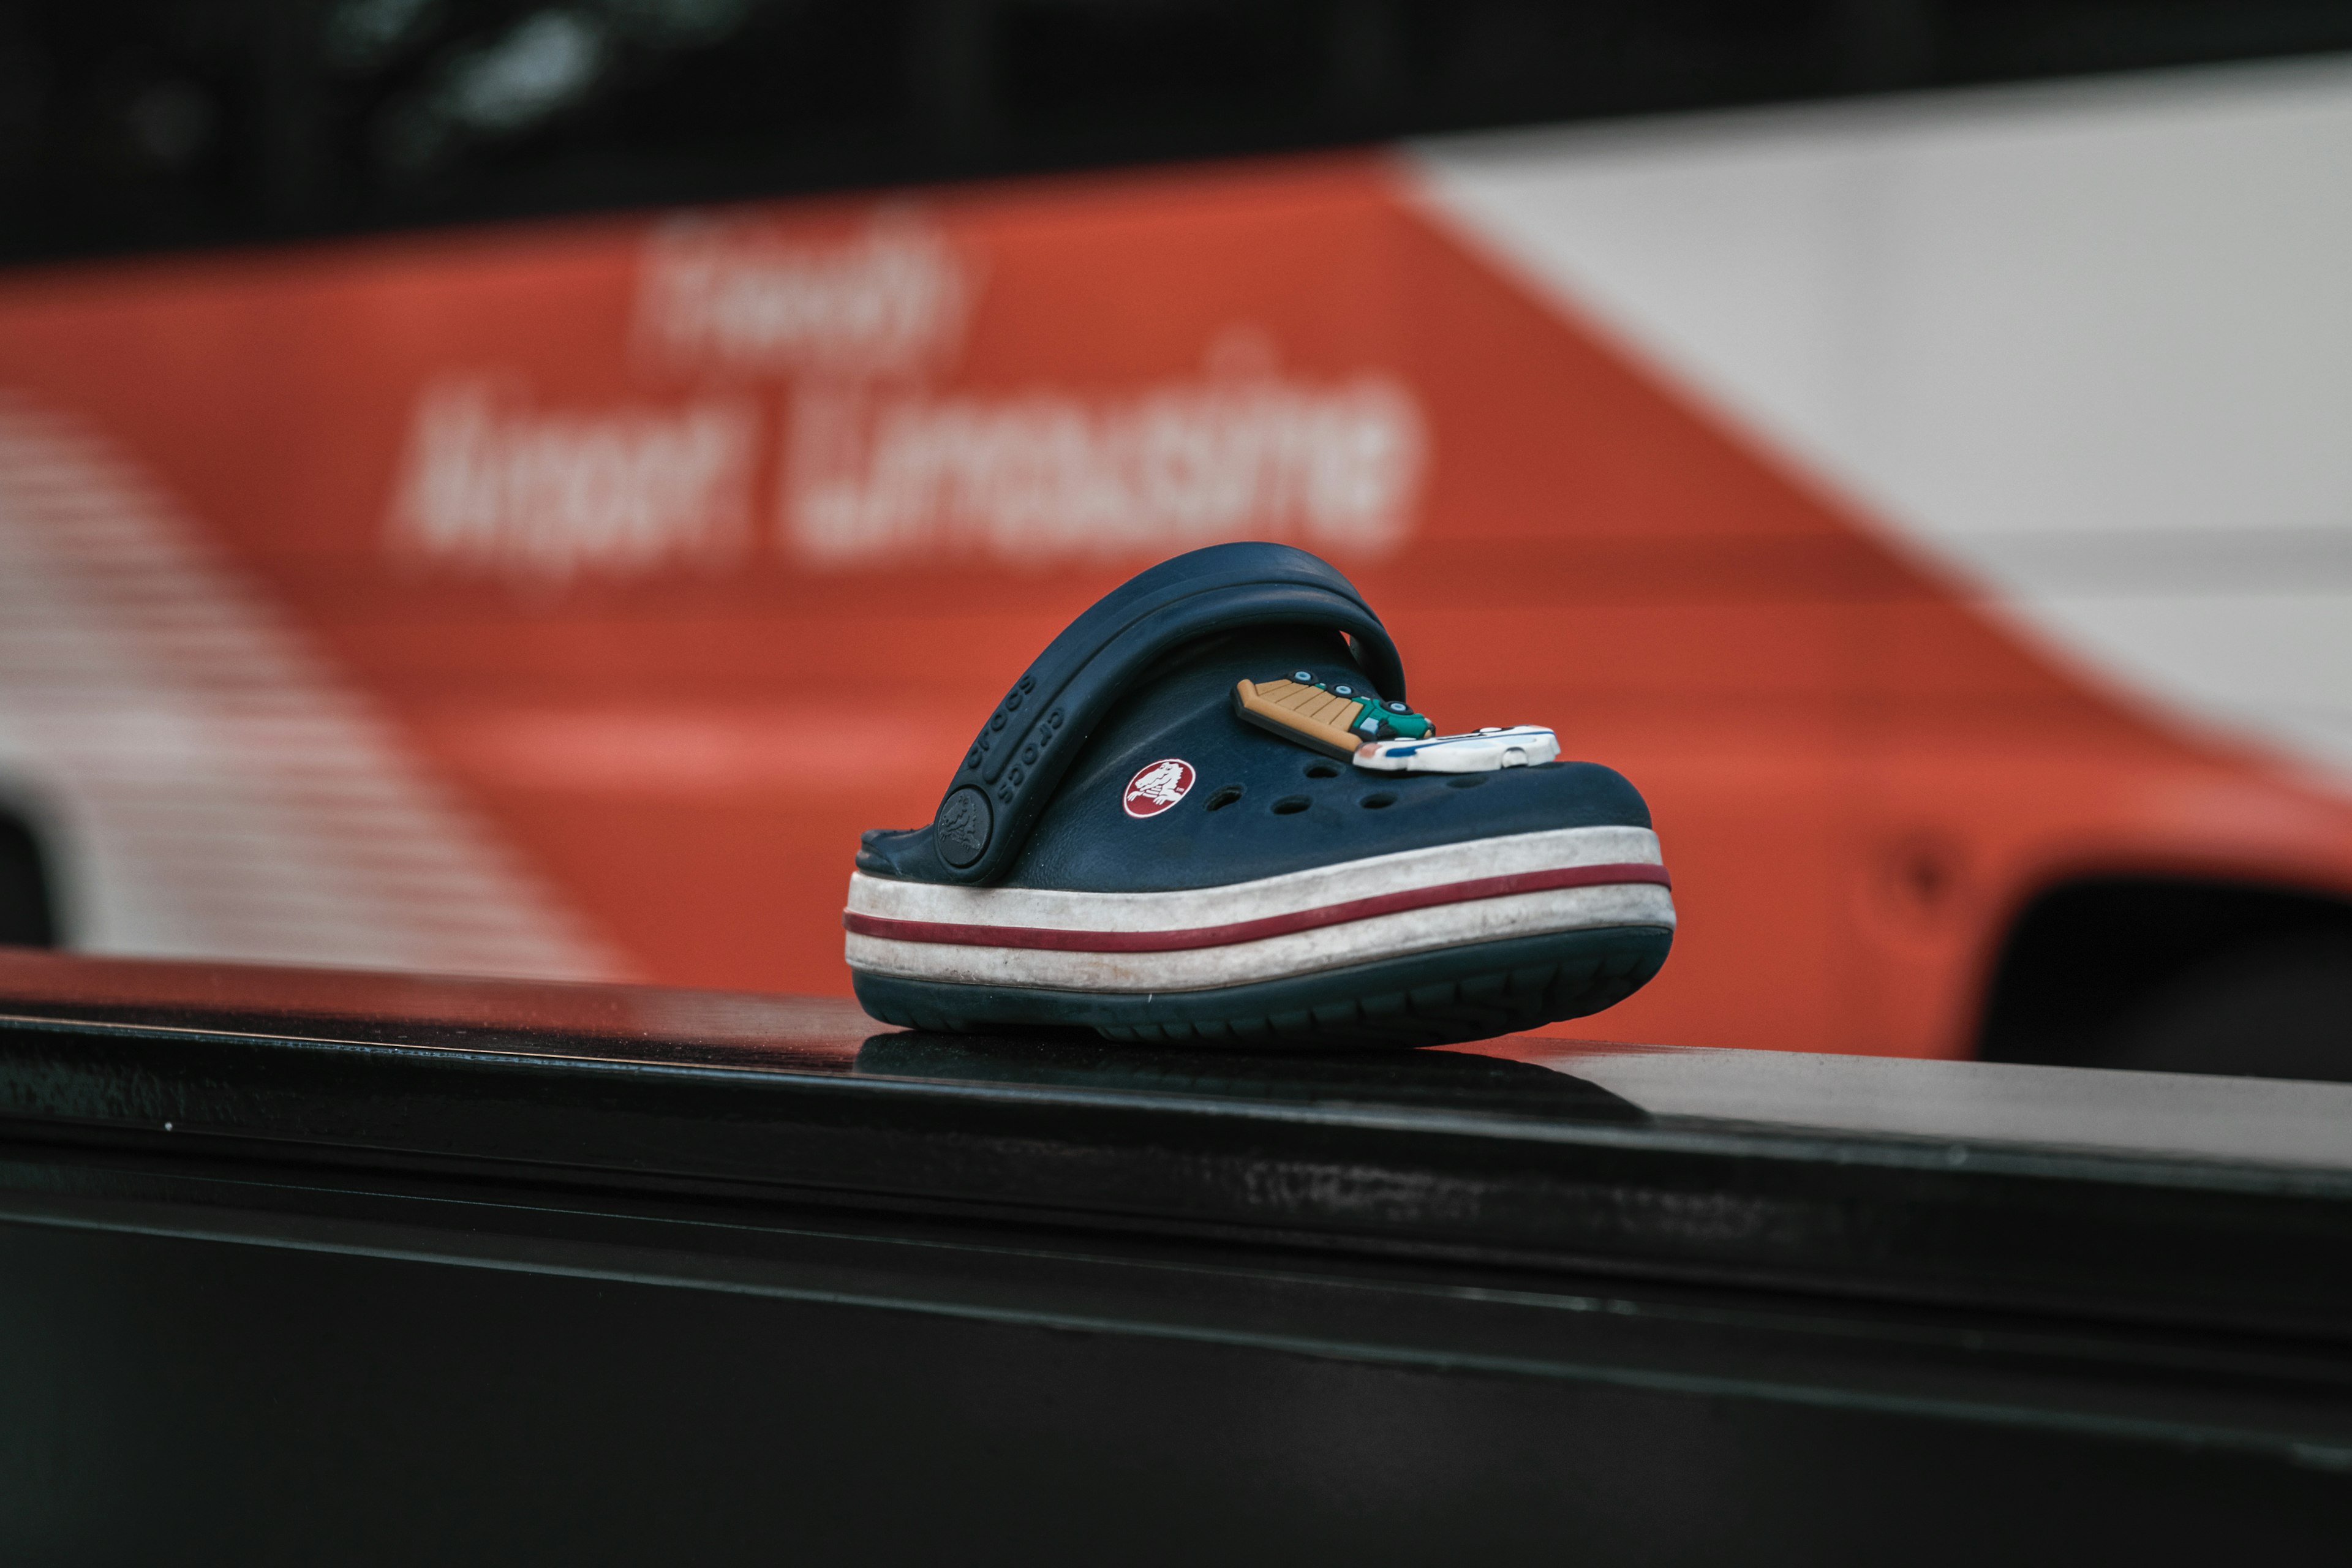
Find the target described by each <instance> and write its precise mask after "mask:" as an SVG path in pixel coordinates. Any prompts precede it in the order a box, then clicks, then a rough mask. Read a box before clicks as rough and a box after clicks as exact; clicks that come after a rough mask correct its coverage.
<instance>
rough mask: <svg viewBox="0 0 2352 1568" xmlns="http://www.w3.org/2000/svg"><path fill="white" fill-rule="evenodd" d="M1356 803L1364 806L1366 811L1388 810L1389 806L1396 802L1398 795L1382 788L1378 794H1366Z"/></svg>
mask: <svg viewBox="0 0 2352 1568" xmlns="http://www.w3.org/2000/svg"><path fill="white" fill-rule="evenodd" d="M1356 804H1357V805H1360V806H1362V807H1363V808H1364V809H1365V810H1366V811H1386V810H1387V809H1388V808H1389V807H1391V806H1392V805H1395V804H1396V796H1394V795H1391V794H1390V793H1389V792H1388V791H1386V790H1382V791H1381V792H1380V793H1379V794H1378V795H1366V796H1365V797H1364V798H1363V799H1361V800H1360V801H1358V802H1357V803H1356Z"/></svg>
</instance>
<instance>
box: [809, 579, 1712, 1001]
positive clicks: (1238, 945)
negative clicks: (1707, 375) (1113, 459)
mask: <svg viewBox="0 0 2352 1568" xmlns="http://www.w3.org/2000/svg"><path fill="white" fill-rule="evenodd" d="M1557 752H1558V744H1557V741H1556V738H1555V737H1554V736H1553V734H1552V732H1551V731H1549V730H1544V729H1541V728H1538V727H1536V726H1525V725H1521V726H1512V727H1509V728H1501V729H1487V730H1482V731H1467V732H1464V733H1460V734H1454V735H1442V734H1439V733H1437V732H1436V731H1435V727H1434V726H1433V724H1432V723H1431V722H1430V721H1429V720H1428V719H1427V718H1426V717H1425V716H1423V715H1422V714H1419V713H1416V712H1414V711H1413V710H1412V709H1411V708H1410V707H1409V706H1408V705H1407V702H1406V699H1405V679H1404V669H1403V666H1402V663H1401V661H1400V660H1399V658H1398V657H1397V651H1396V647H1395V645H1394V644H1393V643H1392V642H1391V640H1390V637H1389V635H1388V632H1387V631H1386V629H1385V628H1383V627H1382V626H1381V622H1380V619H1379V617H1378V616H1374V615H1373V614H1372V612H1371V609H1370V606H1368V605H1366V604H1365V603H1364V602H1363V600H1362V598H1361V597H1360V595H1358V594H1357V593H1356V591H1355V589H1354V588H1353V587H1352V586H1351V585H1350V584H1349V582H1348V580H1347V579H1346V578H1345V577H1343V576H1341V575H1340V574H1339V573H1338V572H1337V571H1335V570H1334V569H1333V568H1332V567H1330V566H1329V565H1328V564H1327V563H1324V562H1322V561H1320V560H1318V559H1317V558H1316V557H1315V556H1312V555H1309V554H1307V552H1304V551H1301V550H1295V549H1292V548H1290V547H1289V546H1287V545H1279V544H1259V543H1244V544H1221V545H1213V546H1212V547H1210V548H1208V549H1205V550H1196V551H1193V552H1191V553H1190V554H1186V555H1180V556H1178V557H1176V558H1175V559H1173V560H1171V561H1166V562H1162V563H1160V565H1157V566H1154V567H1152V568H1151V569H1150V571H1147V572H1144V573H1142V574H1139V575H1138V576H1136V577H1134V578H1132V579H1131V580H1129V582H1128V583H1126V584H1123V585H1122V586H1120V587H1118V588H1117V589H1115V590H1114V591H1112V592H1111V593H1110V594H1108V595H1106V596H1105V597H1104V598H1102V599H1101V600H1100V601H1099V602H1097V604H1096V605H1094V606H1093V607H1092V608H1090V609H1088V610H1087V612H1086V613H1085V614H1084V615H1082V616H1079V617H1078V618H1077V620H1076V621H1075V622H1073V623H1072V624H1071V626H1069V628H1068V629H1067V630H1066V631H1064V632H1063V633H1062V634H1061V635H1060V636H1059V637H1055V639H1054V640H1053V642H1052V643H1051V644H1050V645H1048V646H1047V647H1046V649H1045V652H1044V653H1043V654H1041V655H1039V656H1038V658H1037V661H1036V662H1035V663H1034V664H1033V665H1032V666H1030V668H1029V669H1028V670H1027V671H1026V672H1025V673H1024V674H1023V675H1022V677H1021V678H1020V679H1018V680H1017V681H1015V682H1013V686H1012V688H1011V689H1010V690H1008V691H1007V692H1006V693H1005V696H1004V700H1003V701H1002V702H1001V703H999V704H998V706H997V708H996V710H995V711H994V712H992V713H991V714H990V715H989V717H988V720H987V721H986V722H985V723H984V724H983V725H982V728H981V731H980V734H979V737H978V738H977V739H976V740H975V741H974V742H973V743H972V745H971V750H970V751H969V752H967V754H966V755H965V757H964V759H963V762H962V763H961V766H960V767H959V768H958V769H957V771H956V774H955V777H954V778H953V780H952V781H950V784H949V785H948V789H947V793H946V795H945V796H944V797H943V798H942V799H941V801H940V807H939V810H938V813H937V814H936V815H935V816H934V817H933V818H932V820H931V822H930V824H929V826H923V827H917V828H911V829H908V830H905V831H886V830H881V829H876V830H873V831H869V832H868V833H866V835H865V837H864V842H863V844H862V846H861V847H860V848H859V851H858V855H857V868H856V871H855V872H854V873H853V874H852V876H851V878H850V883H849V900H848V908H847V909H846V910H845V911H844V914H843V917H842V923H843V924H844V926H845V928H846V929H847V931H848V937H847V956H848V960H849V966H850V972H851V978H852V982H853V984H854V985H855V987H856V993H857V997H858V1000H859V1002H860V1003H862V1004H863V1005H865V1008H866V1011H867V1012H868V1013H870V1014H871V1015H873V1016H875V1017H877V1018H879V1019H881V1020H883V1021H884V1022H886V1023H892V1024H900V1025H906V1026H912V1027H917V1028H923V1029H936V1030H948V1031H955V1032H986V1031H992V1030H995V1031H1002V1030H1003V1029H1005V1028H1007V1027H1009V1026H1036V1025H1046V1026H1086V1027H1091V1028H1093V1029H1096V1030H1097V1031H1099V1032H1100V1033H1101V1034H1103V1035H1106V1036H1108V1037H1111V1038H1113V1039H1119V1040H1153V1041H1170V1042H1199V1043H1214V1044H1224V1045H1253V1044H1263V1045H1287V1046H1299V1045H1331V1046H1353V1045H1362V1044H1368V1043H1385V1044H1393V1045H1400V1046H1423V1045H1437V1044H1443V1043H1446V1042H1451V1041H1457V1040H1467V1039H1478V1038H1483V1037H1487V1036H1491V1035H1497V1034H1503V1033H1507V1032H1508V1031H1511V1030H1514V1029H1526V1028H1532V1027H1535V1026H1538V1025H1541V1024H1546V1023H1551V1022H1554V1021H1557V1020H1559V1019H1562V1018H1573V1017H1580V1016H1583V1015H1585V1014H1588V1013H1594V1012H1598V1011H1599V1010H1601V1008H1603V1007H1607V1006H1609V1005H1612V1004H1613V1003H1615V1002H1618V1001H1620V1000H1622V998H1624V997H1625V996H1628V995H1630V994H1633V992H1634V991H1635V990H1637V989H1639V988H1640V987H1641V986H1642V985H1643V984H1645V983H1647V982H1648V980H1649V979H1650V977H1651V976H1652V975H1654V974H1655V973H1657V971H1658V967H1659V965H1660V964H1662V963H1664V962H1665V957H1666V951H1667V948H1668V946H1669V944H1670V943H1671V942H1672V941H1673V937H1674V927H1675V910H1674V900H1673V898H1672V895H1671V893H1670V892H1669V890H1668V886H1669V885H1668V880H1667V877H1666V872H1665V868H1664V865H1663V864H1662V862H1661V860H1660V858H1659V853H1658V840H1657V836H1656V835H1655V834H1654V832H1652V831H1651V827H1650V815H1649V811H1648V808H1647V807H1645V806H1644V805H1643V803H1642V797H1641V796H1640V795H1637V794H1635V793H1634V790H1633V786H1632V785H1631V784H1628V783H1626V782H1625V780H1624V779H1623V778H1622V777H1621V776H1619V775H1618V774H1617V773H1613V772H1612V771H1611V770H1609V769H1607V768H1605V767H1601V766H1600V765H1598V764H1596V763H1570V762H1559V761H1557V760H1555V759H1556V757H1557Z"/></svg>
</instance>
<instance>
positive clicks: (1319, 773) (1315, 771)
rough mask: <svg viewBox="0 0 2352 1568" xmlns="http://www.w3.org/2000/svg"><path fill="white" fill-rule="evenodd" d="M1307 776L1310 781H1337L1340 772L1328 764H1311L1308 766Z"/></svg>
mask: <svg viewBox="0 0 2352 1568" xmlns="http://www.w3.org/2000/svg"><path fill="white" fill-rule="evenodd" d="M1307 777H1308V778H1310V779H1336V778H1338V777H1339V769H1337V768H1335V767H1333V766H1332V765H1331V764H1330V763H1307Z"/></svg>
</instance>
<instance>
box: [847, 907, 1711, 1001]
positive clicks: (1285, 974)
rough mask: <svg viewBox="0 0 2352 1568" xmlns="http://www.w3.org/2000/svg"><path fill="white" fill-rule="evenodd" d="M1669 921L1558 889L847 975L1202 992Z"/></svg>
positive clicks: (909, 945) (941, 945) (896, 963)
mask: <svg viewBox="0 0 2352 1568" xmlns="http://www.w3.org/2000/svg"><path fill="white" fill-rule="evenodd" d="M1674 923H1675V903H1674V899H1673V898H1672V896H1671V895H1669V894H1668V893H1667V891H1666V889H1664V888H1661V887H1658V886H1656V885H1654V884H1648V883H1636V884H1619V885H1616V886H1612V887H1604V888H1559V889H1552V890H1550V891H1548V892H1541V893H1516V894H1512V895H1510V896H1508V897H1506V898H1500V899H1479V900H1473V901H1472V902H1469V903H1461V904H1442V905H1439V906H1437V907H1436V908H1434V909H1425V910H1403V911H1402V912H1400V913H1397V914H1392V915H1375V916H1373V917H1372V918H1371V919H1370V920H1362V921H1350V922H1349V923H1348V924H1346V925H1337V926H1324V927H1320V928H1318V929H1317V930H1314V931H1293V932H1291V933H1290V934H1288V935H1286V936H1275V937H1266V938H1264V939H1262V940H1260V941H1257V942H1234V943H1232V944H1230V945H1228V946H1224V947H1210V948H1191V949H1186V950H1184V951H1181V952H1047V951H1041V950H1039V949H1035V948H1009V947H958V946H952V945H950V944H948V943H945V942H896V941H893V940H891V939H889V938H887V937H873V936H858V935H856V933H854V932H853V933H850V934H849V935H848V938H847V944H846V946H847V955H848V959H849V964H850V967H851V968H853V969H864V970H871V971H873V972H874V973H878V974H895V975H898V976H900V977H902V978H905V979H909V980H934V981H941V982H945V983H947V984H957V985H1014V986H1025V987H1029V988H1032V989H1045V990H1071V991H1108V992H1121V993H1126V992H1154V991H1204V990H1208V989H1211V988H1213V987H1215V986H1220V985H1245V984H1250V983H1252V982H1255V981H1260V980H1282V979H1286V978H1289V977H1291V976H1293V975H1299V974H1313V973H1319V972H1321V971H1323V970H1326V969H1337V968H1339V967H1341V966H1342V965H1345V964H1350V963H1374V962H1377V961H1379V960H1381V959H1388V958H1402V957H1406V956H1408V955H1410V954H1412V953H1417V952H1434V951H1436V950H1437V949H1440V948H1447V947H1460V946H1462V945H1464V944H1465V943H1469V942H1499V941H1502V940H1504V939H1506V938H1508V937H1518V936H1539V935H1543V934H1546V933H1548V932H1553V931H1589V930H1592V929H1595V928H1598V927H1602V926H1622V925H1644V926H1665V927H1669V928H1671V927H1672V926H1673V925H1674Z"/></svg>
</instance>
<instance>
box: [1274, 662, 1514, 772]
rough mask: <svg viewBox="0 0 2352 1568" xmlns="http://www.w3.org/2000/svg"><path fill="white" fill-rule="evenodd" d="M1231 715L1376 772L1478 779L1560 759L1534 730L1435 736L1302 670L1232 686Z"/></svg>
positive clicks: (1402, 712)
mask: <svg viewBox="0 0 2352 1568" xmlns="http://www.w3.org/2000/svg"><path fill="white" fill-rule="evenodd" d="M1234 717H1236V718H1238V719H1240V720H1241V721H1243V722H1244V723H1245V724H1255V725H1256V726H1257V727H1258V728H1259V729H1261V730H1266V731H1272V732H1273V733H1275V734H1276V735H1279V736H1281V737H1282V738H1283V739H1284V740H1286V741H1296V742H1298V743H1299V744H1300V745H1302V746H1305V747H1307V749H1309V750H1310V751H1317V752H1323V753H1325V754H1326V755H1328V756H1334V757H1342V758H1345V759H1346V760H1348V761H1349V762H1351V763H1355V764H1356V765H1357V766H1358V767H1360V768H1369V769H1370V770H1371V771H1372V772H1374V773H1490V772H1492V771H1494V770H1495V769H1496V768H1525V767H1533V766H1535V765H1536V764H1537V763H1549V762H1551V761H1553V760H1554V759H1555V758H1557V757H1558V756H1559V736H1557V735H1555V734H1553V733H1552V732H1551V731H1549V730H1547V729H1545V728H1543V727H1542V726H1541V725H1539V724H1513V725H1509V726H1507V727H1503V728H1493V727H1490V728H1487V729H1484V730H1476V731H1471V732H1470V733H1468V734H1466V735H1440V734H1436V733H1434V731H1435V730H1436V728H1437V726H1435V725H1434V724H1432V723H1431V722H1430V721H1429V720H1428V719H1427V718H1426V717H1425V716H1423V715H1422V714H1419V713H1416V712H1414V711H1413V710H1412V709H1410V708H1407V707H1406V706H1405V705H1404V704H1403V703H1402V702H1384V701H1382V700H1381V698H1380V696H1379V694H1378V693H1376V692H1373V691H1371V690H1369V689H1362V688H1360V687H1357V686H1356V685H1355V684H1353V683H1352V682H1332V681H1322V680H1318V679H1315V674H1314V672H1313V671H1312V670H1306V669H1302V670H1298V671H1297V672H1296V673H1294V674H1293V675H1292V676H1291V677H1290V678H1289V679H1286V680H1244V681H1240V682H1237V683H1236V684H1235V685H1234Z"/></svg>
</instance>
